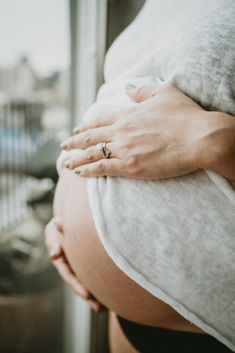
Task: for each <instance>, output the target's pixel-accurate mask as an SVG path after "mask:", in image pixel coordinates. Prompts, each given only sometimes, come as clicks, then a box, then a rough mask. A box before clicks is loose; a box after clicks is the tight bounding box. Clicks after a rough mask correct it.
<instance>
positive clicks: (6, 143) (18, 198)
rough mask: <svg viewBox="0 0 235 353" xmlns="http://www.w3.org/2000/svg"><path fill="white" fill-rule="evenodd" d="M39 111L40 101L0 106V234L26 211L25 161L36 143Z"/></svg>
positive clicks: (26, 162)
mask: <svg viewBox="0 0 235 353" xmlns="http://www.w3.org/2000/svg"><path fill="white" fill-rule="evenodd" d="M43 111H44V105H43V104H42V103H41V102H31V101H9V102H5V103H3V104H1V105H0V235H1V234H4V233H5V232H7V231H8V230H9V229H10V228H11V227H12V226H13V225H15V224H16V223H17V222H18V221H19V220H20V219H22V217H24V215H26V213H27V204H26V188H27V177H26V175H27V168H28V160H29V158H30V156H31V155H32V153H34V152H35V151H36V150H37V148H38V146H39V144H40V138H41V135H42V114H43Z"/></svg>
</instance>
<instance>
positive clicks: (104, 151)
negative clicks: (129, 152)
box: [96, 142, 111, 159]
mask: <svg viewBox="0 0 235 353" xmlns="http://www.w3.org/2000/svg"><path fill="white" fill-rule="evenodd" d="M106 145H107V143H106V142H103V143H98V144H97V145H96V147H97V149H98V150H99V151H100V152H101V153H102V156H103V158H105V159H108V158H110V155H111V151H109V149H108V148H107V147H106Z"/></svg>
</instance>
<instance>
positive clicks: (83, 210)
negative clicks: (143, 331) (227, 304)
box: [54, 170, 202, 332]
mask: <svg viewBox="0 0 235 353" xmlns="http://www.w3.org/2000/svg"><path fill="white" fill-rule="evenodd" d="M54 212H55V214H58V215H60V217H61V220H62V224H63V228H64V247H65V249H64V250H65V253H66V255H67V258H68V261H69V263H70V265H71V267H72V268H73V270H74V272H75V274H76V276H77V277H78V278H79V280H80V281H81V282H82V283H83V285H84V286H85V287H86V288H87V289H88V290H90V292H91V293H92V294H93V295H94V296H95V297H96V298H97V299H98V300H99V301H100V302H101V303H103V304H104V305H105V306H106V307H108V308H109V309H110V310H112V311H114V312H115V313H117V314H118V315H120V316H122V317H124V318H126V319H128V320H132V321H135V322H137V323H141V324H145V325H150V326H156V327H162V328H169V329H175V330H182V331H191V332H202V331H201V330H200V329H199V328H197V327H196V326H194V325H192V324H191V323H190V322H189V321H187V320H185V319H184V318H183V317H182V316H180V315H179V314H178V313H177V312H176V311H175V310H173V309H172V308H171V307H170V306H169V305H167V304H165V303H164V302H162V301H161V300H159V299H158V298H156V297H154V296H153V295H151V294H150V293H149V292H147V291H146V290H145V289H143V288H142V287H140V286H139V285H138V284H137V283H136V282H134V281H133V280H132V279H130V278H129V277H128V276H126V275H125V274H124V273H123V272H122V271H121V270H120V269H119V268H118V267H117V266H116V265H115V263H114V262H113V261H112V259H111V258H110V256H109V255H108V254H107V252H106V251H105V249H104V247H103V245H102V243H101V241H100V239H99V235H98V233H97V231H96V228H95V225H94V222H93V218H92V214H91V210H90V206H89V200H88V197H87V188H86V180H85V179H82V178H80V177H79V176H77V175H75V174H74V173H73V172H71V171H68V170H64V171H63V173H62V175H61V177H60V180H59V183H58V186H57V190H56V195H55V200H54Z"/></svg>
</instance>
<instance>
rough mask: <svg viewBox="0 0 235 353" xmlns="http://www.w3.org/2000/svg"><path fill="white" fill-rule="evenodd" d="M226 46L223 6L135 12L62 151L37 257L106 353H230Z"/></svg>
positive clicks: (234, 18) (234, 130) (231, 109)
mask: <svg viewBox="0 0 235 353" xmlns="http://www.w3.org/2000/svg"><path fill="white" fill-rule="evenodd" d="M234 36H235V3H234V1H233V0H226V1H224V0H223V1H222V0H213V1H212V0H209V1H207V2H206V3H205V2H204V1H202V0H198V1H196V2H194V1H191V0H187V1H186V0H174V1H173V0H166V1H156V0H155V1H153V0H149V1H147V2H146V4H145V6H144V8H143V9H142V11H141V13H140V14H139V15H138V17H137V18H136V19H135V21H134V22H133V23H132V24H131V25H130V26H129V27H128V28H127V29H126V31H125V32H124V33H123V34H121V36H120V37H119V38H118V39H117V40H116V42H115V43H114V44H113V46H112V47H111V49H110V50H109V52H108V54H107V58H106V63H105V84H104V86H103V87H102V88H101V90H100V92H99V94H98V98H97V103H95V104H94V105H93V106H92V107H91V108H90V109H89V110H88V112H87V113H86V114H85V117H84V119H85V120H86V121H85V122H84V124H82V125H81V126H80V127H79V128H78V129H76V131H75V132H76V134H75V135H74V136H73V137H71V138H69V139H68V140H67V141H65V142H64V143H63V146H62V147H63V148H64V149H65V150H66V152H64V153H63V154H62V155H61V157H60V159H59V162H58V167H59V170H60V179H59V183H58V187H57V191H56V195H55V202H54V205H55V210H54V212H55V219H53V220H52V221H51V222H50V224H49V225H48V227H47V230H46V239H47V244H48V247H49V249H50V252H51V257H52V259H53V262H54V264H55V265H56V266H57V268H58V270H59V272H60V273H61V275H62V277H63V278H65V280H66V281H67V282H69V284H71V285H72V286H73V288H74V289H75V290H76V292H77V293H78V294H80V295H82V296H83V297H85V298H86V299H87V300H88V302H89V303H90V304H91V306H93V307H94V308H96V309H98V308H99V306H100V304H99V303H101V304H103V305H104V306H105V307H107V308H108V309H110V310H111V311H112V312H113V313H116V314H117V316H116V314H112V316H111V319H110V341H111V349H112V352H113V353H118V352H123V353H125V352H136V351H137V352H172V351H177V352H199V351H200V352H213V353H214V352H230V351H231V349H232V351H235V261H234V259H235V212H234V210H235V192H234V182H233V181H234V180H235V162H234V156H235V120H234V115H235V100H234V92H235V88H234V62H235V60H234V59H235V47H234V45H235V44H234V43H235V38H234ZM128 84H129V85H128ZM125 87H127V88H129V89H128V92H127V93H128V94H127V93H126V89H125ZM176 87H177V88H176ZM78 148H79V150H78ZM66 167H67V168H66ZM74 171H75V172H74ZM84 177H86V178H84ZM56 217H57V219H59V222H58V221H57V220H56ZM80 283H82V285H81V284H80ZM127 338H128V339H127ZM227 347H228V348H227Z"/></svg>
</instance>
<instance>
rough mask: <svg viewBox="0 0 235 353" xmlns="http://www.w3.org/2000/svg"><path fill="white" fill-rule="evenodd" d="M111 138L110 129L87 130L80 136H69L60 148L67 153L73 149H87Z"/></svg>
mask: <svg viewBox="0 0 235 353" xmlns="http://www.w3.org/2000/svg"><path fill="white" fill-rule="evenodd" d="M110 136H111V131H110V127H99V128H95V129H88V130H86V131H83V132H81V133H80V134H77V135H74V136H71V137H70V138H68V139H67V140H66V141H64V142H63V143H62V144H61V148H63V149H64V150H66V151H69V150H71V149H73V148H88V147H90V146H94V145H96V144H97V143H100V142H109V141H110Z"/></svg>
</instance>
